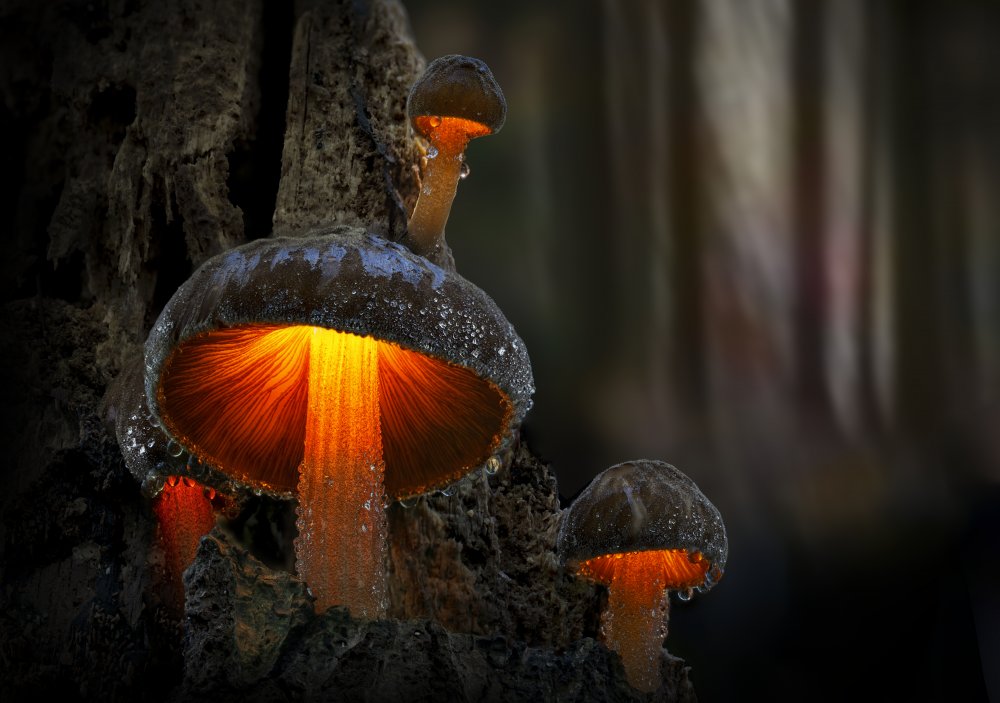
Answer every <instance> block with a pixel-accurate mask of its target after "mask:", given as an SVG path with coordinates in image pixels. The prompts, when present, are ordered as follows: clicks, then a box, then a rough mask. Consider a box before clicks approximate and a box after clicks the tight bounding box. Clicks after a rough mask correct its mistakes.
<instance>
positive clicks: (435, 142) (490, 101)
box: [406, 54, 507, 258]
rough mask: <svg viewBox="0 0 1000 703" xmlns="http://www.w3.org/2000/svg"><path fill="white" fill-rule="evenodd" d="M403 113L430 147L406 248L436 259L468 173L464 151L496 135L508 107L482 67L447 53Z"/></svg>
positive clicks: (421, 81) (433, 64)
mask: <svg viewBox="0 0 1000 703" xmlns="http://www.w3.org/2000/svg"><path fill="white" fill-rule="evenodd" d="M406 113H407V116H408V117H409V118H410V124H411V125H412V127H413V129H414V131H415V132H416V133H417V134H419V135H420V136H421V137H423V139H425V140H426V142H427V144H428V149H427V160H426V165H425V166H424V170H423V176H422V178H421V184H420V193H419V195H418V197H417V203H416V205H415V206H414V208H413V212H412V213H411V215H410V220H409V222H408V224H407V236H408V238H407V244H408V245H409V246H410V248H411V249H413V250H414V251H415V252H417V253H418V254H421V255H422V256H428V257H430V258H437V257H439V256H440V254H441V252H442V250H443V249H444V226H445V223H446V222H447V221H448V215H449V214H450V213H451V204H452V201H453V200H454V199H455V192H456V191H457V189H458V182H459V180H460V179H461V178H462V177H463V175H464V174H465V173H467V169H468V166H467V165H466V162H465V148H466V146H468V144H469V142H470V141H471V140H472V139H475V138H477V137H483V136H486V135H488V134H495V133H496V132H499V131H500V128H501V127H503V123H504V120H505V119H506V117H507V103H506V101H505V100H504V97H503V92H502V91H501V90H500V86H499V85H498V84H497V82H496V79H495V78H494V77H493V73H492V72H491V71H490V69H489V67H488V66H487V65H486V64H485V63H483V62H482V61H480V60H479V59H475V58H472V57H470V56H462V55H459V54H450V55H448V56H441V57H439V58H436V59H434V60H433V61H431V62H430V63H429V64H428V65H427V69H426V70H425V71H424V73H423V75H421V77H420V78H419V79H417V81H416V82H415V83H414V84H413V87H412V88H411V89H410V94H409V96H408V98H407V101H406Z"/></svg>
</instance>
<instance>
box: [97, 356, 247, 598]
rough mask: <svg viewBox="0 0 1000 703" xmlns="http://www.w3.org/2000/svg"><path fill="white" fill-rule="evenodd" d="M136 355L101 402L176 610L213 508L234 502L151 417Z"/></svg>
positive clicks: (213, 515)
mask: <svg viewBox="0 0 1000 703" xmlns="http://www.w3.org/2000/svg"><path fill="white" fill-rule="evenodd" d="M141 361H142V359H137V360H136V362H135V363H132V364H129V365H128V366H126V367H125V369H123V370H122V372H121V373H120V374H119V375H118V377H117V378H116V379H115V380H114V382H113V383H112V384H111V386H110V387H109V389H108V397H107V400H106V403H107V406H108V408H107V409H108V410H109V411H110V413H111V418H110V419H111V423H112V426H113V429H114V431H115V434H116V436H117V438H118V442H119V445H120V446H121V448H122V453H123V456H124V458H125V464H126V466H127V467H128V469H129V471H131V473H132V474H133V475H134V476H135V477H136V478H137V479H138V480H139V482H140V485H141V487H142V491H143V493H144V494H145V495H146V496H147V497H148V498H149V499H150V500H151V503H152V509H153V515H154V516H155V520H156V536H155V539H156V542H157V544H158V545H159V547H160V550H161V551H162V553H163V557H164V577H165V582H166V589H167V591H168V592H169V595H168V596H167V605H168V607H170V608H171V609H172V610H173V611H174V612H175V613H177V614H179V613H180V612H181V611H182V610H183V607H184V584H183V574H184V570H185V569H187V567H188V566H190V564H191V562H192V561H194V555H195V552H196V551H197V550H198V544H199V543H200V542H201V538H202V537H203V536H204V535H205V534H206V533H208V531H209V530H211V529H212V528H213V527H214V526H215V523H216V516H217V513H218V512H219V511H220V510H221V511H225V510H226V509H228V508H231V507H233V506H231V505H229V501H227V500H226V499H225V497H224V496H222V495H221V494H218V493H217V492H216V491H215V489H213V488H210V487H207V486H204V485H202V484H201V483H199V482H198V481H196V480H195V479H194V478H193V476H192V474H193V473H196V472H197V468H195V469H194V470H192V468H191V467H189V466H188V465H187V457H185V456H184V453H183V451H182V449H181V447H180V446H179V445H178V444H177V443H175V442H172V441H170V439H169V438H168V437H167V436H166V435H165V434H164V433H163V432H162V430H161V428H160V427H159V425H158V424H157V423H156V422H155V420H153V419H152V418H151V416H150V412H149V408H148V406H147V404H146V394H145V386H144V382H143V376H142V363H141Z"/></svg>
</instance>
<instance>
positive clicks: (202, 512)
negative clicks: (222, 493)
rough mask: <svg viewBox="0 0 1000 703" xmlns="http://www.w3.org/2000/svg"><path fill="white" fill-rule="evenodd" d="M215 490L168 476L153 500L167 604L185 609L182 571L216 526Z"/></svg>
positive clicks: (184, 479)
mask: <svg viewBox="0 0 1000 703" xmlns="http://www.w3.org/2000/svg"><path fill="white" fill-rule="evenodd" d="M214 494H215V491H214V490H212V489H211V488H205V487H204V486H202V485H201V484H199V483H197V482H196V481H194V480H192V479H190V478H187V477H184V478H181V477H179V476H169V477H167V480H166V483H165V484H164V485H163V489H162V490H161V491H160V492H159V493H158V494H157V496H156V498H155V499H154V500H153V513H154V514H155V515H156V538H157V542H158V543H159V545H160V549H162V550H163V555H164V560H165V567H166V568H165V571H166V580H167V585H168V587H169V589H170V591H171V603H170V606H171V607H172V608H174V609H175V610H176V611H178V612H180V611H182V610H183V608H184V582H183V576H184V570H185V569H187V567H188V566H190V565H191V562H192V561H194V556H195V554H196V553H197V551H198V544H199V543H200V542H201V538H202V537H203V536H204V535H205V534H207V533H208V531H209V530H211V529H212V528H213V527H214V526H215V509H214V508H213V507H212V496H213V495H214Z"/></svg>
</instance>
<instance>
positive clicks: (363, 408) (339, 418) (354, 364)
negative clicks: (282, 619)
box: [295, 327, 387, 620]
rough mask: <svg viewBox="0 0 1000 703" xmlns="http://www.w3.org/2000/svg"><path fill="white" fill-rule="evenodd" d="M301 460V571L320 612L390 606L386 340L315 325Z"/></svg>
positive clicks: (372, 615)
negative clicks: (382, 368)
mask: <svg viewBox="0 0 1000 703" xmlns="http://www.w3.org/2000/svg"><path fill="white" fill-rule="evenodd" d="M308 378H309V400H308V408H307V411H306V431H305V452H304V455H303V459H302V465H301V466H300V475H299V485H298V495H299V506H298V520H297V522H296V524H297V526H298V528H299V535H298V537H297V538H296V540H295V556H296V570H297V572H298V573H299V575H300V576H301V577H302V579H303V580H304V581H305V583H306V584H307V585H308V587H309V589H310V591H311V592H312V594H313V596H314V597H315V599H316V610H317V611H318V612H323V611H324V610H326V609H327V608H329V607H330V606H332V605H344V606H347V608H348V609H349V610H350V611H351V614H352V615H354V616H355V617H360V618H366V619H369V620H374V619H379V618H381V617H384V616H385V612H386V603H387V600H386V581H385V568H384V560H385V557H386V553H387V547H386V541H387V538H386V524H385V513H384V505H383V502H384V496H385V489H384V473H385V465H384V461H383V457H382V435H381V429H380V426H379V401H378V393H379V391H378V342H376V341H375V340H374V339H372V338H371V337H360V336H357V335H353V334H345V333H342V332H337V331H335V330H328V329H321V328H318V327H314V328H312V330H311V338H310V346H309V372H308Z"/></svg>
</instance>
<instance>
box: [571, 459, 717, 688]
mask: <svg viewBox="0 0 1000 703" xmlns="http://www.w3.org/2000/svg"><path fill="white" fill-rule="evenodd" d="M558 550H559V553H560V555H561V556H562V558H563V559H564V560H565V561H566V563H568V564H570V565H571V566H572V567H573V568H575V569H576V572H577V573H578V574H580V575H581V576H584V577H586V578H588V579H591V580H593V581H596V582H598V583H601V584H603V585H605V586H607V588H608V604H607V607H606V608H605V610H604V612H603V613H602V615H601V635H602V637H603V638H604V641H605V643H606V644H607V645H608V646H609V648H610V649H613V650H614V651H616V652H618V654H619V655H620V656H621V659H622V664H623V666H624V668H625V674H626V677H627V678H628V681H629V683H630V684H631V685H632V686H633V687H634V688H636V689H639V690H641V691H646V692H652V691H655V690H656V689H657V688H659V686H660V681H661V675H660V648H661V646H662V643H663V640H664V639H665V638H666V635H667V619H668V615H669V597H668V593H669V592H670V591H672V590H673V591H677V592H678V595H679V596H680V598H681V599H682V600H689V599H690V598H691V596H692V594H693V592H694V591H699V592H705V591H707V590H708V589H710V588H711V587H712V586H713V585H715V583H717V582H718V580H719V579H720V578H721V577H722V573H723V569H725V565H726V555H727V552H728V550H729V544H728V541H727V539H726V528H725V525H723V523H722V517H721V516H720V515H719V511H718V510H717V509H716V508H715V506H714V505H712V504H711V503H710V502H709V501H708V499H707V498H706V497H705V496H704V494H702V492H701V491H700V490H699V489H698V486H696V485H695V483H694V481H692V480H691V479H690V478H688V477H687V476H686V475H685V474H683V473H682V472H681V471H679V470H678V469H676V468H675V467H673V466H671V465H670V464H667V463H665V462H662V461H656V460H649V459H640V460H636V461H629V462H625V463H621V464H617V465H615V466H612V467H611V468H609V469H606V470H605V471H603V472H602V473H600V474H598V475H597V476H596V477H595V478H594V479H593V481H591V482H590V483H589V484H588V485H587V487H586V488H584V490H583V491H582V492H581V493H580V494H579V495H578V496H577V497H576V499H575V500H574V501H573V503H572V505H571V506H570V507H569V508H568V509H566V510H565V511H564V512H563V513H562V516H561V524H560V527H559V536H558Z"/></svg>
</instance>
